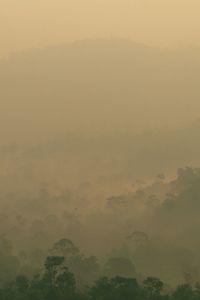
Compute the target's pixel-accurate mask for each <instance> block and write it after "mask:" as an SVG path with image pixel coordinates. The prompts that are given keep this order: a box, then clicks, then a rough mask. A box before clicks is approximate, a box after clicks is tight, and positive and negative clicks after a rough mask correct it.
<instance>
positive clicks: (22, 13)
mask: <svg viewBox="0 0 200 300" xmlns="http://www.w3.org/2000/svg"><path fill="white" fill-rule="evenodd" d="M0 36H1V47H0V55H5V54H7V53H9V52H10V51H18V50H22V49H27V48H31V47H43V46H46V45H49V44H55V43H63V42H68V41H72V40H77V39H82V38H88V37H107V36H115V37H116V36H119V37H128V38H131V39H133V40H134V41H136V42H142V43H146V44H151V45H159V46H160V45H161V46H171V45H173V46H174V45H175V46H179V45H182V44H184V45H185V44H188V43H189V44H191V43H200V1H199V0H0Z"/></svg>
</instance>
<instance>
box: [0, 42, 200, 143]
mask: <svg viewBox="0 0 200 300" xmlns="http://www.w3.org/2000/svg"><path fill="white" fill-rule="evenodd" d="M199 75H200V49H199V48H189V49H177V50H168V49H159V48H152V47H148V46H145V45H141V44H136V43H134V42H132V41H129V40H124V39H98V40H83V41H78V42H75V43H72V44H66V45H59V46H51V47H48V48H46V49H32V50H29V51H27V52H23V53H18V54H15V55H12V56H10V57H9V58H8V59H7V60H5V59H4V60H1V61H0V98H1V111H0V120H1V125H2V126H1V129H0V133H1V136H2V141H3V140H4V139H5V140H15V141H16V140H18V139H19V138H21V137H26V138H27V137H29V138H30V137H31V138H34V137H37V138H38V137H42V138H44V137H47V136H55V135H57V134H60V133H66V132H74V131H75V132H84V133H86V134H87V133H88V132H89V133H91V132H95V133H97V132H98V133H102V132H104V133H105V132H113V131H117V132H119V131H128V132H129V131H131V132H137V131H141V130H146V129H149V128H155V127H174V126H182V125H183V124H187V123H188V122H190V121H191V120H193V119H196V118H198V117H199V108H200V105H199V96H200V89H199Z"/></svg>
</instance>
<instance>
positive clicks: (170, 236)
mask: <svg viewBox="0 0 200 300" xmlns="http://www.w3.org/2000/svg"><path fill="white" fill-rule="evenodd" d="M199 78H200V48H199V47H188V48H184V47H183V48H178V49H175V50H169V49H164V48H162V49H160V48H156V47H148V46H145V45H142V44H137V43H134V42H132V41H129V40H126V39H114V38H113V39H96V40H95V39H88V40H82V41H79V42H74V43H71V44H66V45H60V46H51V47H47V48H44V49H32V50H27V51H24V52H19V53H15V54H12V55H10V56H9V57H7V58H2V59H1V60H0V96H1V109H0V122H1V126H0V137H1V138H0V300H67V299H69V300H79V299H80V300H160V299H163V300H169V299H170V300H171V299H172V300H200V217H199V216H200V139H199V137H200V119H199V117H200V110H199V108H200V106H199V99H200V89H199Z"/></svg>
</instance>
